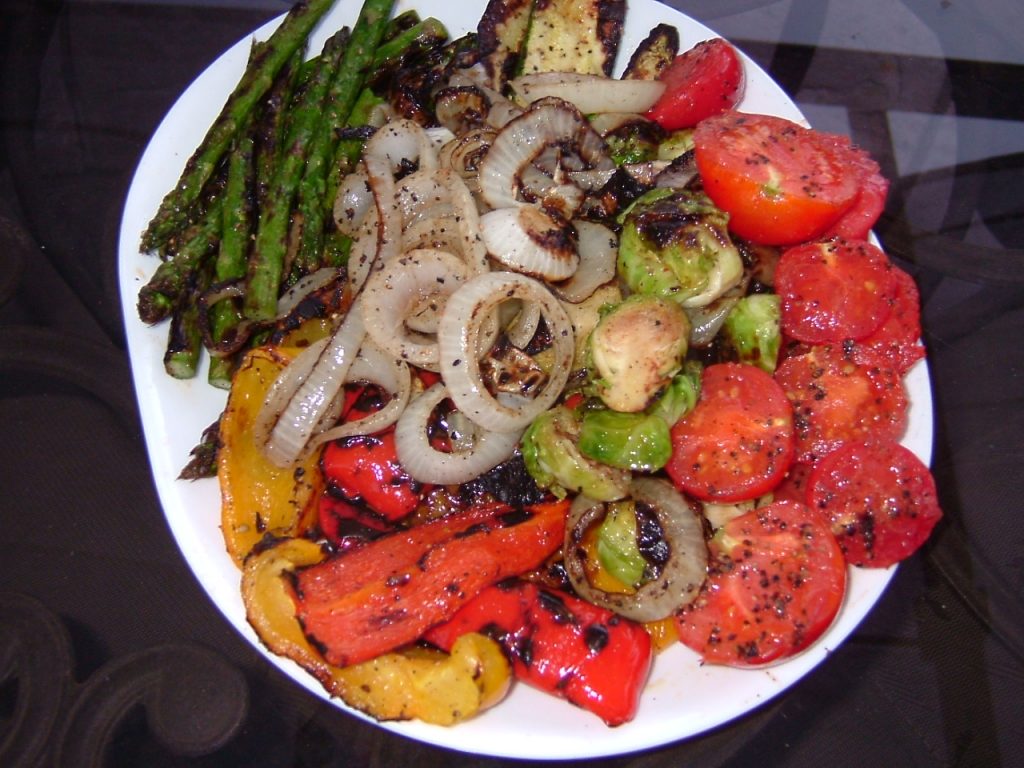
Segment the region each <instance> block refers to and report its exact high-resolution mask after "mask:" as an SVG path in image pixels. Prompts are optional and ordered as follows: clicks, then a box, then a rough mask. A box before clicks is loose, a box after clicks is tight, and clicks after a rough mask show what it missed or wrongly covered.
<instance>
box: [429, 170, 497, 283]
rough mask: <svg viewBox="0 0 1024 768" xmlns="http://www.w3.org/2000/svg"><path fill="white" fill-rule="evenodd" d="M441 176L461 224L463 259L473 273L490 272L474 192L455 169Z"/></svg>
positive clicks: (460, 234) (459, 224) (457, 219)
mask: <svg viewBox="0 0 1024 768" xmlns="http://www.w3.org/2000/svg"><path fill="white" fill-rule="evenodd" d="M441 178H442V179H443V180H444V183H445V185H446V186H447V187H448V194H449V195H450V196H451V203H452V210H453V211H454V214H455V220H456V222H457V224H458V226H459V236H460V237H461V239H462V248H461V254H462V260H463V261H465V262H466V266H468V267H469V272H470V274H471V275H479V274H483V273H484V272H489V271H490V269H491V266H490V262H489V261H488V260H487V247H486V246H485V245H484V243H483V240H482V239H481V237H480V212H479V210H477V207H476V200H475V199H474V198H473V193H472V192H470V191H469V187H468V186H466V182H465V181H463V180H462V177H461V176H459V174H457V173H455V172H453V171H446V172H444V173H443V174H442V175H441Z"/></svg>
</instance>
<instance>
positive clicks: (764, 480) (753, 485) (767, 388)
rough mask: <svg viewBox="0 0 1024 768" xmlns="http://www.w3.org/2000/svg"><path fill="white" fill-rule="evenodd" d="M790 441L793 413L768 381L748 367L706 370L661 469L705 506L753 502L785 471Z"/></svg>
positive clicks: (726, 365) (721, 365)
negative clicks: (718, 503)
mask: <svg viewBox="0 0 1024 768" xmlns="http://www.w3.org/2000/svg"><path fill="white" fill-rule="evenodd" d="M793 435H794V428H793V412H792V409H791V408H790V405H789V402H788V401H787V400H786V395H785V393H784V392H783V391H782V388H781V387H780V386H779V385H778V384H777V383H776V382H775V381H774V380H773V379H772V377H771V375H769V374H768V373H765V372H764V371H763V370H761V369H760V368H757V367H755V366H752V365H742V364H739V363H719V364H716V365H710V366H708V367H707V368H705V369H704V373H703V376H702V379H701V392H700V398H699V399H698V401H697V405H696V407H695V408H694V409H693V410H692V411H690V412H689V413H688V414H687V415H686V416H684V417H683V418H682V419H680V420H679V421H678V422H677V423H676V424H675V426H673V428H672V456H671V458H670V459H669V461H668V464H667V465H666V467H665V469H666V471H667V472H668V474H669V476H670V477H671V478H672V480H673V481H674V482H675V484H676V485H677V486H678V487H679V488H680V489H681V490H683V491H684V492H686V493H689V494H690V495H692V496H696V497H697V498H699V499H703V500H705V501H723V502H728V501H742V500H745V499H753V498H757V497H758V496H761V495H762V494H764V493H766V492H768V491H770V490H771V489H772V488H774V487H775V486H776V485H778V483H779V482H780V481H781V480H782V478H783V476H784V475H785V474H786V470H787V469H789V465H790V463H791V462H792V459H793V451H794V437H793Z"/></svg>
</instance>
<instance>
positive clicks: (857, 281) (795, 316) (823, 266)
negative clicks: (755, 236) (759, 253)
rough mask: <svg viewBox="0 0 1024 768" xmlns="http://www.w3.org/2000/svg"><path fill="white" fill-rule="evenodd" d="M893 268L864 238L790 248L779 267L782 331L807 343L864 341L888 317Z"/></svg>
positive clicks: (892, 296)
mask: <svg viewBox="0 0 1024 768" xmlns="http://www.w3.org/2000/svg"><path fill="white" fill-rule="evenodd" d="M894 273H895V268H894V267H893V265H892V262H890V261H889V257H888V256H886V255H885V252H884V251H883V250H882V249H881V248H878V247H877V246H875V245H873V244H871V243H869V242H868V241H866V240H829V241H826V242H821V243H805V244H803V245H798V246H795V247H793V248H788V249H787V250H786V251H784V252H783V254H782V256H781V257H780V258H779V263H778V265H777V266H776V268H775V292H776V293H778V294H779V297H780V298H781V300H782V331H783V333H785V334H786V335H787V336H789V337H790V338H793V339H797V340H798V341H803V342H806V343H808V344H824V343H827V342H841V341H845V340H846V339H854V340H856V339H863V338H864V337H866V336H869V335H871V334H872V333H874V332H875V331H877V330H878V329H879V328H880V327H881V326H882V323H883V322H884V321H885V320H886V319H887V318H888V317H889V314H890V312H891V311H892V307H893V304H894V303H895V300H896V292H897V285H896V277H895V274H894Z"/></svg>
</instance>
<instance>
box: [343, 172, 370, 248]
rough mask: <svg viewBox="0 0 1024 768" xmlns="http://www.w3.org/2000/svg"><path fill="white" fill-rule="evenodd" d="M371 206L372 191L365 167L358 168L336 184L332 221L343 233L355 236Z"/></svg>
mask: <svg viewBox="0 0 1024 768" xmlns="http://www.w3.org/2000/svg"><path fill="white" fill-rule="evenodd" d="M372 207H373V191H372V190H371V189H370V180H369V178H368V177H367V175H366V169H365V168H363V166H359V168H358V169H356V170H354V171H352V173H348V174H346V175H345V177H344V178H343V179H342V180H341V184H340V185H339V186H338V194H337V196H336V197H335V198H334V222H335V224H337V226H338V231H339V232H341V233H342V234H343V235H348V236H349V237H355V236H356V235H357V234H358V233H359V227H360V226H361V225H362V223H363V219H364V218H365V217H366V214H367V213H368V212H369V210H370V209H371V208H372Z"/></svg>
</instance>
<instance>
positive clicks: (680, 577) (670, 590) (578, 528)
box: [562, 477, 708, 622]
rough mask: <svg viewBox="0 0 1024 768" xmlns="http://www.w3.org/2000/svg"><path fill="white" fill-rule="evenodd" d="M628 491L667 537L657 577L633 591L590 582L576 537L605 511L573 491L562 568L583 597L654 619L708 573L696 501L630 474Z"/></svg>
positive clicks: (689, 598)
mask: <svg viewBox="0 0 1024 768" xmlns="http://www.w3.org/2000/svg"><path fill="white" fill-rule="evenodd" d="M630 496H631V497H632V498H633V499H634V501H638V502H641V503H643V504H646V505H647V506H649V507H650V508H651V509H652V510H653V511H654V514H655V515H656V516H657V518H658V523H659V524H660V525H661V529H662V534H663V535H664V537H665V541H666V542H668V545H669V559H668V562H667V563H665V565H664V566H663V567H662V569H661V573H660V574H658V578H656V579H652V580H651V581H649V582H647V583H646V584H643V585H641V586H640V587H639V588H638V589H637V590H636V592H634V593H632V594H624V593H618V592H605V591H604V590H602V589H598V588H597V587H595V586H593V585H592V584H591V583H590V580H589V579H588V578H587V573H586V568H585V567H584V563H583V558H582V556H581V549H580V541H581V540H582V538H583V535H584V534H585V533H586V530H587V528H589V527H590V526H591V525H593V524H594V523H596V522H598V521H599V520H600V519H602V518H603V517H604V515H605V506H604V503H603V502H599V501H595V500H594V499H591V498H588V497H586V496H577V497H576V499H575V500H574V501H573V504H572V506H571V507H570V509H569V519H568V520H567V521H566V527H565V544H564V546H563V548H562V552H563V557H564V563H565V571H566V573H567V574H568V576H569V581H570V582H571V583H572V586H573V588H574V589H575V590H576V592H577V593H578V594H579V596H580V597H582V598H583V599H584V600H586V601H588V602H590V603H593V604H594V605H598V606H601V607H603V608H607V609H608V610H611V611H614V612H615V613H617V614H619V615H620V616H625V617H626V618H627V619H632V620H633V621H640V622H647V621H658V620H660V619H664V618H667V617H669V616H671V615H672V614H673V613H675V612H676V611H678V610H679V609H680V608H683V607H684V606H687V605H689V604H690V603H691V602H693V600H694V599H695V598H696V597H697V594H698V593H699V591H700V587H701V585H702V584H703V583H704V580H705V579H706V578H707V568H708V551H707V544H706V543H705V542H704V527H703V525H702V523H701V519H700V515H699V513H698V512H697V510H696V509H695V508H694V506H693V505H692V504H691V503H690V502H689V501H688V500H687V499H686V498H685V497H683V496H682V494H680V493H679V492H678V491H677V490H676V489H675V488H674V487H673V486H672V485H671V484H670V483H668V482H667V481H665V480H660V479H657V478H646V477H638V478H634V479H633V482H632V484H631V485H630Z"/></svg>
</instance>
